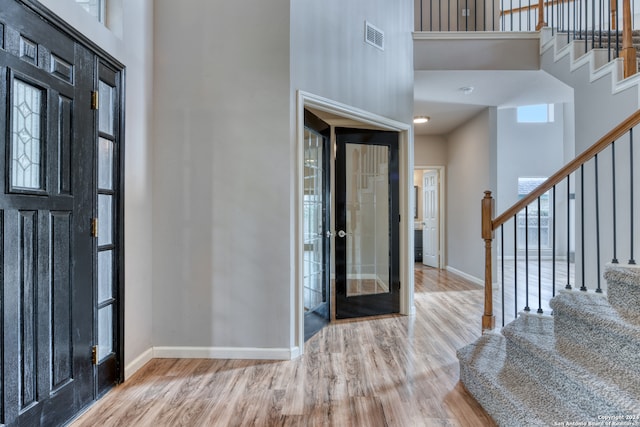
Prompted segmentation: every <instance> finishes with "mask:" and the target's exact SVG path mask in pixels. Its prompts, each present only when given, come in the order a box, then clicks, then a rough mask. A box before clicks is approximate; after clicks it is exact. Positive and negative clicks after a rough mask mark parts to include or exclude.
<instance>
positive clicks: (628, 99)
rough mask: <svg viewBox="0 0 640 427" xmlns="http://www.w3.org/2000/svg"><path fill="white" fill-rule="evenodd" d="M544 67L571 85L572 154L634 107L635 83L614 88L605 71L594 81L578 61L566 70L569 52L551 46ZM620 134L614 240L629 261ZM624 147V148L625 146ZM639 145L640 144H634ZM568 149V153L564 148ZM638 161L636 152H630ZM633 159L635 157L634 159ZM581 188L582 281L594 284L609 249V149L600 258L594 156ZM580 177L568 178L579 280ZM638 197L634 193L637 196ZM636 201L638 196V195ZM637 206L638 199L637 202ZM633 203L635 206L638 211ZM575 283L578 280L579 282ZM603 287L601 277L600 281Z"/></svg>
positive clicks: (625, 158)
mask: <svg viewBox="0 0 640 427" xmlns="http://www.w3.org/2000/svg"><path fill="white" fill-rule="evenodd" d="M541 66H542V68H543V69H544V70H545V71H547V72H548V73H550V74H552V75H554V76H555V77H557V78H558V79H560V80H562V81H563V82H565V83H566V84H567V85H569V86H571V87H573V88H574V94H575V100H574V101H575V110H574V115H575V154H579V153H581V152H583V151H584V150H585V149H587V148H588V147H590V146H591V145H592V144H593V143H595V142H596V141H597V140H598V139H599V138H601V137H602V136H603V135H605V134H606V133H607V132H609V131H610V130H611V129H613V128H614V127H615V126H617V125H618V124H619V123H621V122H622V121H623V120H624V119H625V118H627V117H628V116H629V115H631V114H632V113H633V112H635V111H636V109H637V108H638V99H639V98H638V88H637V87H636V86H633V87H631V88H629V89H626V90H624V91H621V92H618V93H617V94H612V85H611V79H610V76H609V75H606V76H605V77H602V78H600V79H598V80H596V81H594V82H590V81H589V80H590V74H589V67H588V66H582V67H580V68H578V69H576V70H575V71H570V66H569V59H568V57H564V58H562V59H561V60H560V61H558V62H554V60H553V52H552V51H551V50H548V51H546V52H545V53H544V55H543V57H542V61H541ZM627 140H628V138H627V137H624V138H622V139H621V140H620V141H618V142H616V174H617V175H616V184H617V185H616V187H617V190H616V195H617V203H616V208H617V221H618V224H617V225H618V230H617V233H616V234H617V240H618V242H617V243H618V254H617V255H618V258H619V259H620V261H627V259H628V256H629V249H628V248H629V236H630V233H629V223H630V219H629V216H630V215H629V211H630V206H629V178H628V169H629V167H628V163H629V155H628V153H629V151H628V150H629V145H628V142H627ZM623 150H624V151H623ZM635 151H636V152H637V151H640V150H635ZM566 154H569V153H566ZM634 156H635V157H636V162H638V161H640V155H638V154H637V153H634ZM636 164H637V163H636ZM584 171H585V194H584V202H585V203H584V218H585V221H584V235H585V242H584V247H585V253H584V259H585V261H584V266H585V278H587V279H586V281H585V285H586V286H587V287H588V288H589V289H594V288H595V287H596V284H597V267H598V265H599V266H600V269H601V271H603V270H604V264H605V263H607V262H609V261H610V260H611V257H612V255H613V242H612V240H613V237H612V235H613V227H612V224H613V212H612V207H611V202H612V178H611V177H612V174H613V170H612V167H611V149H607V150H606V151H605V152H603V153H602V154H600V155H599V190H600V194H599V197H600V200H599V201H600V204H599V210H598V215H599V217H600V218H599V219H600V227H601V228H600V258H599V259H598V258H597V256H598V254H597V253H596V251H595V248H596V242H597V238H596V232H595V231H596V204H595V168H594V165H593V162H592V163H590V164H588V165H586V166H585V169H584ZM580 187H581V182H580V177H579V175H577V176H576V177H575V178H574V179H573V181H572V192H575V193H576V200H575V207H576V215H575V223H576V224H575V226H576V236H575V239H576V241H575V249H576V281H577V283H578V284H579V285H580V284H581V283H582V264H583V262H582V259H583V258H582V257H583V254H582V249H581V248H582V229H583V226H582V215H581V206H582V194H581V191H580ZM636 199H637V197H636ZM636 202H637V200H636ZM638 206H640V204H639V205H638ZM637 211H638V210H637V206H636V212H637ZM579 285H578V286H579ZM601 285H602V287H605V282H604V281H602V282H601Z"/></svg>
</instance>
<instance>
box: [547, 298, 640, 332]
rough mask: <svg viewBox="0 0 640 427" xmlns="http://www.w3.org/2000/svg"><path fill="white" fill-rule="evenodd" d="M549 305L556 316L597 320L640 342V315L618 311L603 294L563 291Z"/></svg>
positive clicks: (587, 320)
mask: <svg viewBox="0 0 640 427" xmlns="http://www.w3.org/2000/svg"><path fill="white" fill-rule="evenodd" d="M549 305H550V306H551V308H552V309H553V311H554V313H555V315H556V316H561V315H565V313H566V314H567V315H570V316H572V317H575V318H576V319H580V320H581V321H585V322H592V321H593V319H597V321H598V324H599V325H601V326H602V327H606V328H609V329H612V330H616V331H619V332H620V333H623V334H625V335H629V336H632V337H633V338H634V339H636V340H638V341H639V342H640V313H629V312H621V311H620V310H617V309H616V308H614V307H613V306H612V305H611V304H610V303H609V301H608V300H607V298H606V296H604V295H603V294H595V293H590V292H580V291H565V290H562V291H560V292H558V294H557V295H556V296H555V297H554V298H553V299H552V300H551V301H550V303H549Z"/></svg>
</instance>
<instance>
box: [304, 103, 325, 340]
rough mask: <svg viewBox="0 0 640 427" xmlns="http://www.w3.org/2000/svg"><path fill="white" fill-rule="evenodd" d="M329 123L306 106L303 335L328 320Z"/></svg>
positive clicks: (311, 333)
mask: <svg viewBox="0 0 640 427" xmlns="http://www.w3.org/2000/svg"><path fill="white" fill-rule="evenodd" d="M328 147H329V126H328V125H327V124H326V123H324V122H323V121H322V120H320V119H319V118H318V117H316V116H315V115H314V114H312V113H311V112H309V111H307V110H305V128H304V201H303V203H304V286H303V289H304V310H305V317H304V335H305V341H306V340H307V339H309V338H310V337H312V336H313V335H314V334H315V333H316V332H318V331H319V330H320V329H322V327H323V326H324V325H326V324H327V323H328V322H329V320H330V311H329V307H330V302H329V268H330V267H329V261H330V252H329V249H330V248H329V246H330V233H329V194H330V192H329V150H328Z"/></svg>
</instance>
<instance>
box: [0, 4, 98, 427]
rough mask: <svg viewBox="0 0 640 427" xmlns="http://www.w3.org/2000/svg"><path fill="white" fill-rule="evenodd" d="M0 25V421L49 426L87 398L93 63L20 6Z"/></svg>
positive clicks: (90, 381) (8, 7)
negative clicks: (1, 31)
mask: <svg viewBox="0 0 640 427" xmlns="http://www.w3.org/2000/svg"><path fill="white" fill-rule="evenodd" d="M0 27H2V28H3V30H4V31H3V37H2V46H0V47H1V48H2V49H0V116H1V117H3V119H2V120H0V152H1V153H2V155H0V166H1V172H2V173H1V174H0V212H1V215H0V216H1V218H2V219H1V221H0V228H1V230H0V235H1V236H2V238H1V239H0V245H1V247H0V254H1V260H0V262H1V266H2V268H0V292H1V293H2V304H1V306H0V308H1V309H2V315H1V319H2V320H1V323H0V327H1V328H2V331H1V332H2V334H1V335H2V339H3V343H2V344H3V345H2V346H1V347H2V354H1V357H0V359H1V362H2V367H1V368H2V369H0V372H2V378H1V381H0V382H1V383H2V384H1V386H0V387H1V388H0V393H1V399H0V400H1V403H2V407H1V411H0V422H1V423H4V424H7V425H25V426H27V425H28V426H45V425H46V426H50V425H60V424H62V423H64V422H65V421H67V420H68V419H70V418H71V417H72V416H74V415H75V414H77V413H78V412H79V411H80V410H81V409H82V408H84V407H85V406H87V405H88V404H89V403H90V402H91V401H92V400H93V399H94V398H95V390H94V388H95V383H94V372H93V369H94V368H93V366H92V358H91V354H92V349H91V347H92V343H93V340H94V338H93V286H94V279H93V275H94V266H93V259H94V257H95V252H94V249H93V238H92V237H91V233H90V231H91V230H90V222H91V218H92V216H93V209H94V208H93V206H94V205H93V204H94V192H95V190H94V187H93V182H94V179H93V171H94V167H93V162H94V157H95V150H94V145H93V138H94V135H95V130H94V123H93V120H94V119H93V117H94V113H93V111H91V91H92V90H93V87H94V76H95V73H94V70H95V55H94V54H93V53H91V52H90V51H89V50H88V49H87V48H85V47H83V46H82V45H80V44H78V43H76V42H74V41H73V40H72V39H70V38H69V37H68V36H67V35H65V34H63V33H62V32H61V31H60V30H58V29H57V28H56V27H54V26H52V25H49V24H47V22H46V21H45V20H44V19H43V18H41V17H40V16H38V15H36V14H35V13H34V12H33V11H32V10H31V9H29V8H28V7H26V6H25V5H24V4H23V3H21V2H16V1H14V0H0ZM4 118H6V120H5V119H4Z"/></svg>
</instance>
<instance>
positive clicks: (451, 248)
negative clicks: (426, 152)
mask: <svg viewBox="0 0 640 427" xmlns="http://www.w3.org/2000/svg"><path fill="white" fill-rule="evenodd" d="M496 123H497V112H496V108H495V107H489V108H487V109H485V110H483V111H482V112H481V113H480V114H478V115H477V116H476V117H474V118H473V119H471V120H470V121H469V122H467V123H465V124H464V125H462V126H460V127H459V128H457V129H456V130H454V131H453V132H452V133H451V134H449V136H448V138H447V139H448V159H449V161H448V164H447V167H448V168H447V266H448V267H450V268H454V269H456V270H458V271H461V272H463V273H466V274H468V275H471V276H473V277H475V278H477V279H480V280H484V241H483V240H482V237H481V228H480V225H481V217H480V201H481V200H482V198H483V197H484V191H485V190H491V189H494V188H496V145H497V129H496Z"/></svg>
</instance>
